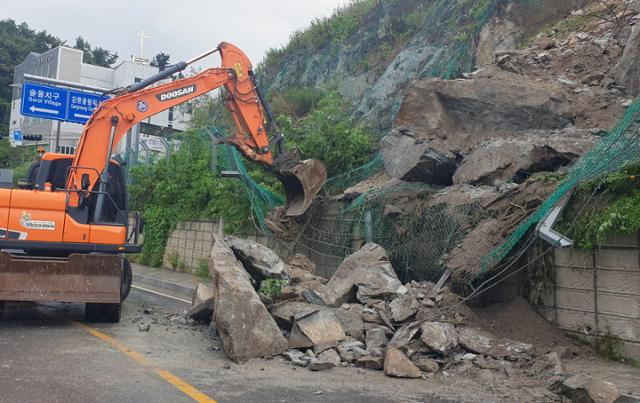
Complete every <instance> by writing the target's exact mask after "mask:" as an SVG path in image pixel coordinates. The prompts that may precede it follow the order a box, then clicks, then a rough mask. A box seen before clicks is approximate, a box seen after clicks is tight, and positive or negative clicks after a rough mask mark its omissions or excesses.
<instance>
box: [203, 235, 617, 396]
mask: <svg viewBox="0 0 640 403" xmlns="http://www.w3.org/2000/svg"><path fill="white" fill-rule="evenodd" d="M306 260H307V259H306V258H304V257H302V256H296V257H295V259H294V260H293V261H292V260H290V262H291V263H290V264H292V265H295V266H297V268H296V269H295V270H298V271H299V272H304V273H306V274H308V276H307V275H297V276H296V277H297V278H298V280H296V281H297V287H299V288H300V289H303V290H304V291H306V290H312V289H313V290H315V292H316V294H314V295H319V294H320V292H318V291H319V290H320V291H322V297H319V298H309V297H308V295H306V294H305V292H302V291H301V292H296V293H290V294H286V295H285V296H284V297H283V296H280V298H284V300H282V299H278V297H274V301H277V302H269V303H268V308H267V306H265V305H264V303H263V302H262V301H261V299H260V297H259V296H258V294H257V293H256V291H255V288H254V286H253V285H252V280H253V278H252V276H251V275H250V274H249V272H250V269H248V268H247V266H248V265H249V264H250V263H244V265H243V262H242V261H241V260H240V259H238V258H237V252H236V253H234V251H233V250H232V249H231V248H230V247H229V246H228V245H227V243H226V242H225V241H224V240H223V239H221V238H216V239H215V244H214V247H213V249H212V251H211V256H210V261H209V267H210V271H211V274H212V277H213V282H212V283H210V284H206V283H205V284H203V285H202V286H200V287H199V288H198V291H197V292H196V295H195V296H194V308H195V307H196V306H198V307H200V306H203V307H204V308H199V310H198V312H199V313H200V314H202V315H206V314H203V313H202V312H206V309H208V308H209V307H211V308H212V309H213V313H212V319H213V320H212V326H215V328H216V330H217V332H218V334H219V335H220V337H221V339H222V345H223V348H224V350H225V352H226V353H227V355H228V356H229V357H230V358H231V359H232V360H234V361H236V362H243V361H246V360H249V359H252V358H257V357H265V356H273V355H278V354H282V356H283V358H284V359H285V360H286V361H287V362H289V363H290V364H291V365H293V366H296V367H305V368H308V369H309V370H311V371H325V370H331V369H332V368H335V367H338V366H355V367H360V368H364V369H368V370H377V371H384V373H385V375H387V376H390V377H398V378H420V377H431V376H434V375H441V376H450V375H451V374H465V375H468V374H472V373H476V374H481V376H483V377H485V378H487V379H496V377H500V376H503V377H511V378H513V377H519V376H524V375H525V374H530V375H531V376H537V377H545V376H546V377H558V376H560V377H564V370H563V367H562V362H561V354H559V353H557V352H550V353H549V352H548V353H547V354H545V355H541V356H536V353H535V351H534V347H533V346H532V345H530V344H526V343H522V342H518V341H513V340H508V339H503V338H500V337H496V336H495V335H493V334H491V333H489V332H486V331H484V330H480V329H477V328H475V327H473V326H472V319H470V318H472V317H473V315H471V314H469V311H468V309H469V308H468V307H464V306H461V305H460V304H459V298H458V297H457V296H456V295H455V294H453V293H452V292H450V291H449V290H448V289H447V288H446V287H442V284H438V285H437V286H436V285H435V284H433V283H431V282H426V281H424V282H415V281H411V282H409V283H407V284H404V285H403V284H402V283H401V282H400V280H399V279H398V277H397V275H396V274H395V271H394V270H393V267H392V266H391V263H390V261H389V258H388V256H387V254H386V251H385V249H384V248H383V247H382V246H380V245H377V244H373V243H368V244H366V245H364V246H363V247H362V248H361V249H360V250H359V251H357V252H355V253H353V254H351V255H350V256H348V257H347V258H346V259H345V260H344V261H343V263H342V264H341V265H340V267H339V268H338V270H337V271H336V273H335V274H334V275H333V276H332V278H331V279H329V280H328V281H327V280H325V279H322V278H319V277H317V276H315V275H314V274H312V271H313V270H314V269H313V266H312V265H311V264H309V263H308V262H307V261H306ZM251 264H254V263H251ZM290 270H292V269H291V267H288V268H285V269H284V271H283V272H287V271H290ZM325 283H326V285H325ZM209 289H210V292H209V291H207V290H209ZM210 294H212V295H213V297H212V298H210V297H209V295H210ZM193 310H194V311H195V309H193ZM483 371H484V372H483ZM479 376H480V375H479ZM554 379H555V378H554ZM562 379H564V378H562ZM574 384H575V385H574ZM554 385H556V389H557V390H553V391H547V392H548V393H549V394H550V395H552V396H555V393H565V394H566V395H567V396H569V395H571V394H572V393H574V394H575V393H580V394H584V393H592V394H611V395H613V394H614V391H612V390H611V389H610V388H609V385H606V384H597V383H594V382H592V381H589V382H587V381H584V382H582V381H581V383H579V382H577V381H572V382H569V383H568V384H567V385H564V384H562V383H561V384H560V385H558V383H557V382H556V383H555V384H554ZM574 389H575V390H577V391H572V390H574ZM545 390H546V389H545ZM607 396H608V395H607Z"/></svg>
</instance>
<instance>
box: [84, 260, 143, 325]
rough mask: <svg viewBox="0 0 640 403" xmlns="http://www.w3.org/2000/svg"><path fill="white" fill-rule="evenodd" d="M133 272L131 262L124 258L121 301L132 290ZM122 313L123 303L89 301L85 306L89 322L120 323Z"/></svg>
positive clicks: (86, 317)
mask: <svg viewBox="0 0 640 403" xmlns="http://www.w3.org/2000/svg"><path fill="white" fill-rule="evenodd" d="M132 281H133V272H132V270H131V263H129V261H128V260H127V259H122V277H121V281H120V301H124V300H125V299H126V298H127V297H128V296H129V293H130V292H131V282H132ZM121 314H122V303H119V304H98V303H92V302H88V303H86V304H85V308H84V318H85V320H86V321H87V322H106V323H118V322H120V316H121Z"/></svg>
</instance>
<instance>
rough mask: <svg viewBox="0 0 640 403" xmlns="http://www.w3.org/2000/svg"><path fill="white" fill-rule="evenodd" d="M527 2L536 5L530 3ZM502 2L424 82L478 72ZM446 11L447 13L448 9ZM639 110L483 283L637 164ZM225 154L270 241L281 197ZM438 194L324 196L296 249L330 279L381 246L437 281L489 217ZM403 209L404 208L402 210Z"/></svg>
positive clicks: (520, 230)
mask: <svg viewBox="0 0 640 403" xmlns="http://www.w3.org/2000/svg"><path fill="white" fill-rule="evenodd" d="M522 1H523V3H527V4H528V3H532V1H531V0H522ZM501 3H502V1H501V0H495V1H490V0H482V1H477V2H475V6H474V7H473V8H472V9H471V10H472V13H473V14H474V17H475V18H476V19H475V20H474V24H473V25H472V26H470V27H468V29H467V30H465V31H464V36H461V37H459V38H456V40H454V41H452V43H451V45H450V46H448V47H447V49H446V51H444V52H441V53H439V54H438V55H436V56H434V58H437V59H436V60H433V61H432V62H431V63H430V67H429V69H428V70H425V73H424V75H426V76H440V77H443V78H454V77H456V76H457V75H459V74H460V73H461V72H464V71H468V70H470V69H471V68H472V67H473V56H472V53H473V42H474V41H475V38H476V37H477V35H478V33H479V30H480V29H481V27H482V26H483V25H484V24H485V22H486V21H487V19H488V18H489V17H490V16H491V15H492V14H493V13H494V12H495V10H496V7H498V5H499V4H501ZM439 4H441V5H442V7H445V6H444V4H445V3H444V2H439ZM447 10H449V11H451V10H452V9H447ZM639 111H640V101H638V100H636V101H635V102H634V103H633V104H632V105H631V106H630V107H629V108H628V110H627V112H626V114H625V115H624V116H623V118H622V119H621V120H620V122H619V123H618V125H617V126H616V127H615V128H614V129H613V130H612V131H611V132H610V133H608V134H607V135H605V136H603V138H602V139H601V141H600V142H599V143H598V144H597V145H596V146H595V147H594V148H593V149H592V150H591V151H590V152H589V153H587V154H586V155H585V156H583V157H582V158H581V159H579V160H578V161H577V162H576V163H575V164H574V166H573V167H572V168H571V170H570V171H569V173H568V175H567V176H566V178H565V179H564V181H563V182H561V183H560V185H559V186H558V187H557V189H556V190H555V192H554V193H553V194H552V195H551V196H550V197H549V198H548V199H547V200H546V201H545V202H544V203H543V204H542V205H541V206H540V207H539V208H538V209H537V210H536V211H535V212H534V213H533V214H531V215H530V216H529V217H528V218H526V219H525V221H523V222H522V223H521V224H520V225H519V226H518V227H517V228H516V230H515V231H513V232H512V233H511V234H510V235H509V236H508V237H507V238H506V241H505V242H504V243H503V244H502V245H500V246H499V247H498V248H496V249H495V250H493V251H492V252H490V253H489V254H487V255H486V256H484V257H483V258H482V260H481V262H480V265H481V271H480V274H478V276H480V275H482V274H483V273H484V272H486V271H487V270H489V269H490V268H492V267H495V266H496V265H497V264H498V263H499V262H501V261H502V260H503V259H504V258H505V257H507V256H508V255H509V254H510V253H511V252H512V251H513V250H514V248H515V247H516V246H517V245H519V244H520V243H521V241H522V239H523V237H524V236H525V235H526V234H527V233H528V231H530V230H531V229H532V227H533V226H535V225H536V224H537V223H538V222H539V221H540V220H542V219H544V217H545V216H546V215H547V214H548V213H549V211H550V210H551V209H552V208H553V207H554V206H555V205H556V204H557V203H558V201H560V200H561V199H562V198H563V197H565V196H566V195H567V193H568V192H569V191H571V190H572V189H574V188H575V187H576V186H578V185H579V184H581V183H583V182H585V181H588V180H592V179H594V178H596V177H598V176H600V175H603V174H606V173H609V172H612V171H615V170H618V169H620V168H621V167H622V166H623V165H624V164H626V163H628V162H629V161H632V160H637V156H638V152H639V151H640V141H638V136H637V132H638V126H639V124H640V116H639ZM216 130H217V129H216ZM217 133H218V134H219V135H220V137H222V136H224V133H222V132H221V131H219V130H218V131H217ZM219 149H220V152H221V154H223V155H224V156H225V157H224V158H225V159H226V162H225V164H227V165H226V166H228V169H232V170H236V171H238V172H240V177H241V181H242V183H243V186H244V189H245V192H246V195H247V197H248V198H249V200H250V202H251V209H252V212H253V214H254V216H255V217H256V221H257V223H258V226H259V227H260V229H261V230H262V232H263V233H265V234H269V230H268V228H267V226H266V224H265V218H266V216H267V213H268V212H269V211H270V210H272V209H273V208H275V207H276V206H279V205H281V204H282V203H283V200H282V198H281V197H279V196H278V195H276V194H274V193H272V192H271V191H269V190H268V189H266V188H264V187H262V186H260V185H259V184H258V183H256V182H255V181H254V180H253V179H252V178H251V177H250V175H249V174H248V172H247V170H246V167H245V166H244V163H243V160H242V158H241V157H240V154H239V153H238V152H237V151H236V150H235V149H234V148H231V147H228V146H221V147H219ZM383 170H384V161H383V158H382V156H381V155H380V154H376V155H375V157H374V158H372V160H371V161H370V162H368V163H366V164H364V165H363V166H361V167H358V168H356V169H353V170H351V171H349V172H346V173H343V174H341V175H338V176H335V177H332V178H329V180H328V181H327V184H326V187H325V196H331V195H338V194H340V193H342V192H343V191H344V190H345V189H346V188H348V187H350V186H353V185H355V184H357V183H360V182H362V181H363V180H366V179H369V178H372V177H374V176H375V175H377V174H379V173H380V172H382V171H383ZM433 191H434V190H433V189H432V188H430V187H429V186H427V185H424V184H420V183H406V182H399V181H396V182H393V183H391V184H387V185H385V187H383V188H382V189H381V188H375V187H374V188H373V190H370V191H367V192H365V193H364V194H362V195H360V196H358V197H357V198H355V199H351V200H348V199H347V200H345V198H336V197H325V198H324V199H325V202H323V203H315V204H314V205H313V206H312V208H311V209H309V211H308V212H307V214H306V216H305V218H304V223H303V224H302V226H301V228H300V231H299V233H298V234H297V235H296V236H295V239H293V241H292V243H293V245H292V246H291V247H290V250H292V251H295V252H300V253H303V254H305V255H307V256H309V257H310V258H311V259H312V260H313V261H314V262H315V263H316V264H317V265H318V267H319V270H320V273H321V274H326V273H331V272H332V270H333V269H335V268H336V267H337V266H338V265H339V264H340V263H341V262H342V260H343V259H344V257H346V256H347V255H349V254H350V253H352V252H353V251H355V250H357V249H358V248H359V247H360V246H361V245H362V244H363V243H364V242H369V241H371V242H376V243H379V244H381V245H382V246H384V247H385V248H386V249H387V251H388V253H389V256H390V259H391V260H392V263H393V266H394V267H395V268H396V270H397V271H398V274H399V275H400V276H401V277H402V278H403V280H407V279H410V278H416V279H420V280H431V279H433V278H435V277H436V276H438V275H439V274H440V273H441V272H442V270H443V262H444V259H445V257H446V255H447V254H448V253H450V252H451V251H452V250H453V248H454V246H455V245H456V244H457V243H458V242H459V241H460V240H461V239H463V238H464V236H465V235H466V233H467V232H468V231H469V230H470V229H472V228H473V227H474V226H475V225H476V224H477V223H478V222H479V221H480V220H481V219H482V218H483V213H484V211H483V208H482V207H481V206H480V205H478V204H476V203H468V204H464V205H458V206H450V205H447V204H445V203H440V204H437V205H433V204H431V203H430V198H431V197H430V196H431V195H432V193H433ZM400 205H401V206H402V207H403V208H399V207H398V206H400ZM323 272H324V273H323Z"/></svg>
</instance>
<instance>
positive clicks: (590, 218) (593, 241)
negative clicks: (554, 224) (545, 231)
mask: <svg viewBox="0 0 640 403" xmlns="http://www.w3.org/2000/svg"><path fill="white" fill-rule="evenodd" d="M637 172H640V164H634V165H628V166H626V167H624V168H623V169H621V170H620V171H618V172H613V173H611V174H609V175H606V176H605V177H603V178H598V179H596V180H594V181H591V182H588V183H585V184H583V185H581V186H580V187H578V189H577V190H576V191H575V193H574V197H573V199H572V203H571V205H570V208H569V209H568V210H569V211H568V212H566V213H565V214H564V216H563V221H562V222H561V223H560V227H561V230H563V229H564V230H566V229H565V228H562V226H563V225H564V226H565V227H566V226H568V224H569V223H571V222H572V221H573V217H572V215H573V214H575V213H577V212H576V211H572V209H573V210H575V209H576V208H577V209H581V208H582V206H583V205H584V203H585V202H586V203H588V208H585V209H584V211H582V212H581V215H580V216H579V217H578V219H577V221H576V223H575V225H574V227H573V228H572V229H571V231H570V233H569V236H570V237H571V238H573V240H574V241H575V243H576V246H578V247H579V248H582V249H592V248H594V247H597V246H599V245H600V244H601V243H602V242H603V241H604V240H605V239H606V238H608V237H609V236H611V235H613V234H615V233H620V234H632V233H635V232H637V231H639V230H640V188H639V184H638V178H637V177H636V176H635V175H634V174H635V173H637Z"/></svg>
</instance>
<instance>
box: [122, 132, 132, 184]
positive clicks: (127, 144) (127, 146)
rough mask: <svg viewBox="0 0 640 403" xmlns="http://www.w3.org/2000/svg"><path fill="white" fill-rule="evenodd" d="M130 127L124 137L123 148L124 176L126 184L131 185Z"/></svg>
mask: <svg viewBox="0 0 640 403" xmlns="http://www.w3.org/2000/svg"><path fill="white" fill-rule="evenodd" d="M131 135H132V133H131V129H129V130H127V136H126V138H125V149H124V161H125V166H124V175H125V178H126V182H127V185H131V165H132V164H133V160H132V159H131Z"/></svg>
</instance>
